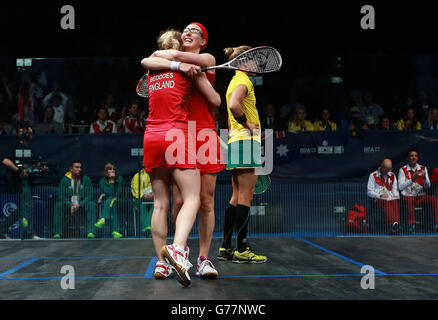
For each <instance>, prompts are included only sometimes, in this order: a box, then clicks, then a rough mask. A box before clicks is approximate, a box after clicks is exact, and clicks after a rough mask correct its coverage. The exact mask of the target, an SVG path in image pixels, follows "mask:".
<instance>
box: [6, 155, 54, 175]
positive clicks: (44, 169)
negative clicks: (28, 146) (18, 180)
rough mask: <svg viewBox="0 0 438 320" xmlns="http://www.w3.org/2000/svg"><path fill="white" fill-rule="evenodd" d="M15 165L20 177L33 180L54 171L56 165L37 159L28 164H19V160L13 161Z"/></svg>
mask: <svg viewBox="0 0 438 320" xmlns="http://www.w3.org/2000/svg"><path fill="white" fill-rule="evenodd" d="M15 165H16V166H17V167H18V169H19V172H20V175H21V176H28V177H31V178H35V177H38V176H40V175H41V174H50V173H54V172H55V171H56V165H55V164H53V163H49V162H48V161H45V160H43V158H42V157H39V158H38V159H37V160H32V162H31V163H30V164H28V163H24V164H23V163H21V161H20V160H16V161H15Z"/></svg>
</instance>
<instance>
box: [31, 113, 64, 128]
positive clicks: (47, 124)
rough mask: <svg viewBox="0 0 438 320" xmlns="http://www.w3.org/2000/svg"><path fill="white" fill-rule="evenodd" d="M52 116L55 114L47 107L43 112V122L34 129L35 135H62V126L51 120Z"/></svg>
mask: <svg viewBox="0 0 438 320" xmlns="http://www.w3.org/2000/svg"><path fill="white" fill-rule="evenodd" d="M54 115H55V112H54V111H53V108H52V107H47V108H46V109H45V110H44V118H43V122H41V123H39V124H38V125H37V126H36V127H35V133H36V134H49V133H56V134H61V133H63V132H64V129H63V127H62V124H61V123H59V122H56V121H55V120H53V117H54Z"/></svg>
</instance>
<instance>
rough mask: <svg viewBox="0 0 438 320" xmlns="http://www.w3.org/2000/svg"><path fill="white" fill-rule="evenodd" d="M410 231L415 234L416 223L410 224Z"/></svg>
mask: <svg viewBox="0 0 438 320" xmlns="http://www.w3.org/2000/svg"><path fill="white" fill-rule="evenodd" d="M409 233H410V234H415V224H410V225H409Z"/></svg>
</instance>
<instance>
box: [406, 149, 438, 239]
mask: <svg viewBox="0 0 438 320" xmlns="http://www.w3.org/2000/svg"><path fill="white" fill-rule="evenodd" d="M398 183H399V188H400V191H401V194H402V196H403V200H404V202H405V204H406V211H407V214H408V224H409V232H410V233H415V223H416V218H415V207H417V206H419V205H423V204H429V205H431V207H432V210H433V212H434V214H435V230H436V231H438V198H437V197H436V196H430V195H427V194H426V193H425V189H428V188H429V187H430V180H429V174H428V173H427V168H426V167H425V166H423V165H420V164H418V152H417V151H416V150H410V151H409V152H408V164H407V165H405V166H403V167H402V168H400V170H399V173H398Z"/></svg>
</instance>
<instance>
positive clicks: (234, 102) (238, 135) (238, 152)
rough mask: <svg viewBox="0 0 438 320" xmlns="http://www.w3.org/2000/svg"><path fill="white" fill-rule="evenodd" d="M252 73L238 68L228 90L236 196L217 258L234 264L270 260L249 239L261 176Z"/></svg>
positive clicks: (236, 51)
mask: <svg viewBox="0 0 438 320" xmlns="http://www.w3.org/2000/svg"><path fill="white" fill-rule="evenodd" d="M249 49H251V47H249V46H240V47H236V48H226V49H225V54H226V55H227V56H228V58H229V60H232V59H234V58H235V57H237V56H238V55H240V54H242V53H243V52H245V51H247V50H249ZM248 63H251V61H248ZM249 75H250V74H249V73H247V72H242V71H236V74H235V75H234V77H233V78H232V79H231V82H230V84H229V86H228V89H227V93H226V99H227V110H228V126H229V129H230V135H229V139H228V163H227V170H232V171H233V176H232V186H233V195H232V197H231V200H230V202H229V207H228V209H227V211H226V213H225V224H224V239H223V243H222V247H221V248H219V253H218V259H219V260H222V261H226V260H232V261H233V262H235V263H263V262H266V261H267V260H268V258H267V257H265V256H262V255H259V254H256V253H255V252H254V251H253V250H252V249H251V248H250V247H249V246H248V245H247V241H246V235H247V232H248V220H249V210H250V207H251V201H252V198H253V196H254V187H255V185H256V182H257V179H258V176H257V175H256V174H255V168H260V167H262V162H261V133H260V120H259V114H258V111H257V107H256V97H255V93H254V85H253V84H252V82H251V80H250V79H249ZM234 226H236V229H237V248H236V250H235V251H234V250H233V249H232V248H231V238H232V234H233V229H234Z"/></svg>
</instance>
